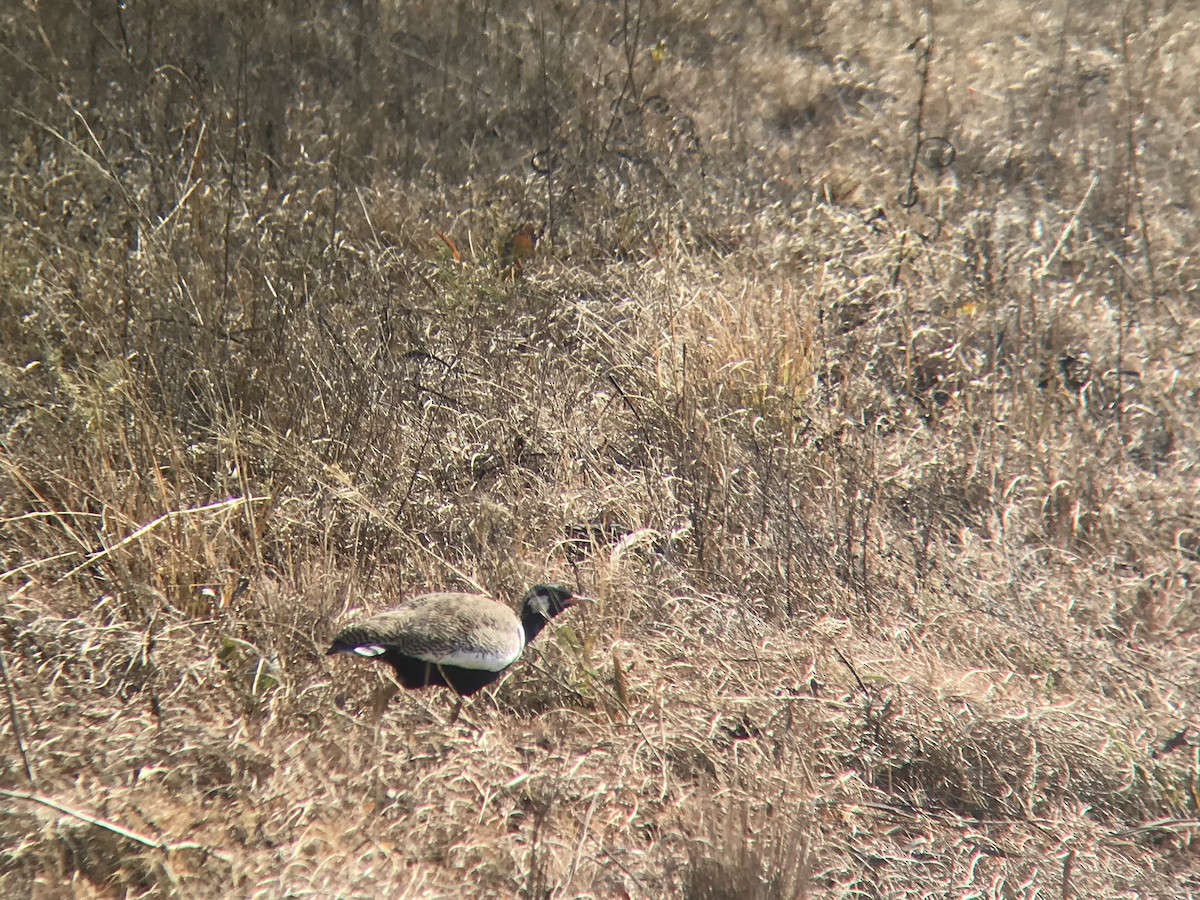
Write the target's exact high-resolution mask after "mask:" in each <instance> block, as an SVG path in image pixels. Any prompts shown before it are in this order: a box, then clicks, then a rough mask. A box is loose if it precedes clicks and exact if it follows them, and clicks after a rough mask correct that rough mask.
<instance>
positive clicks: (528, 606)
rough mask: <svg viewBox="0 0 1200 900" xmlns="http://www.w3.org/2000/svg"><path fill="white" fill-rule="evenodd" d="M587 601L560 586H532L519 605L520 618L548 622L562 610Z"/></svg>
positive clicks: (585, 598)
mask: <svg viewBox="0 0 1200 900" xmlns="http://www.w3.org/2000/svg"><path fill="white" fill-rule="evenodd" d="M589 599H591V598H589V597H579V596H577V595H575V594H572V593H571V592H570V591H569V590H568V589H567V588H565V587H563V586H562V585H561V584H538V585H534V586H533V587H532V588H530V589H529V593H528V594H526V595H525V600H524V602H522V604H521V618H522V619H530V618H534V617H537V618H541V619H543V620H545V621H549V620H550V619H553V618H554V617H555V616H557V615H558V614H559V613H560V612H562V611H563V610H565V609H570V608H571V607H572V606H575V605H576V604H578V603H581V602H584V601H586V600H589Z"/></svg>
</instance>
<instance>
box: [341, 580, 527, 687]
mask: <svg viewBox="0 0 1200 900" xmlns="http://www.w3.org/2000/svg"><path fill="white" fill-rule="evenodd" d="M524 644H525V635H524V632H523V631H522V629H521V623H520V620H518V618H517V616H516V614H515V613H514V612H513V611H512V610H511V609H509V608H508V607H507V606H505V605H503V604H502V603H497V602H496V601H495V600H492V599H491V598H490V597H487V596H484V595H482V594H458V593H449V592H446V593H436V594H422V595H420V596H418V597H412V598H410V599H409V600H406V601H405V602H404V603H402V604H401V605H400V606H398V607H396V608H395V609H391V610H388V611H386V612H382V613H379V614H377V615H375V616H372V617H371V618H369V619H365V620H363V621H362V622H358V623H355V624H354V625H351V626H350V627H348V628H346V629H344V630H343V631H341V632H340V633H339V634H338V635H337V637H335V638H334V639H333V646H332V647H330V650H329V652H330V653H353V652H359V651H360V648H368V647H378V648H380V651H379V652H382V651H383V649H387V650H393V651H395V652H397V653H400V654H402V655H404V656H410V657H413V658H414V659H419V660H423V661H425V662H429V663H433V664H435V665H455V666H461V667H463V668H468V669H484V670H489V671H499V670H501V669H504V668H506V667H507V666H509V665H511V664H512V663H513V662H514V661H515V660H516V659H517V657H519V656H520V655H521V650H522V648H523V647H524ZM363 655H374V654H371V653H364V654H363Z"/></svg>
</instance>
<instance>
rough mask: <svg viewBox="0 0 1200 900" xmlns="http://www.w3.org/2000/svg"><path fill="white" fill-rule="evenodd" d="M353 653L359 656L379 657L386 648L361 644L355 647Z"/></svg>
mask: <svg viewBox="0 0 1200 900" xmlns="http://www.w3.org/2000/svg"><path fill="white" fill-rule="evenodd" d="M354 652H355V653H357V654H358V655H359V656H381V655H383V654H384V653H386V652H387V648H386V647H381V646H379V645H378V644H363V645H362V646H361V647H355V648H354Z"/></svg>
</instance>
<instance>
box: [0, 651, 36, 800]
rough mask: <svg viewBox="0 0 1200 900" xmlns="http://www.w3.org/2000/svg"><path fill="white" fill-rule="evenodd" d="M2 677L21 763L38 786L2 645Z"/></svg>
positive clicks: (0, 663) (32, 781) (0, 652)
mask: <svg viewBox="0 0 1200 900" xmlns="http://www.w3.org/2000/svg"><path fill="white" fill-rule="evenodd" d="M0 677H3V678H4V692H5V693H6V694H7V695H8V717H9V720H10V721H11V722H12V730H13V737H14V738H15V739H16V741H17V749H18V750H19V751H20V753H21V763H22V765H24V767H25V775H26V777H28V778H29V783H30V784H31V785H33V786H34V787H37V779H36V778H34V777H33V766H31V765H30V764H29V753H28V752H27V751H26V750H25V738H24V737H23V736H22V735H21V720H20V719H19V718H18V716H17V695H16V693H15V692H14V691H13V686H12V680H11V679H10V678H9V677H8V663H6V662H5V660H4V648H3V647H0Z"/></svg>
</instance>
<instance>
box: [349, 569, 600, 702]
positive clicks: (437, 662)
mask: <svg viewBox="0 0 1200 900" xmlns="http://www.w3.org/2000/svg"><path fill="white" fill-rule="evenodd" d="M589 599H590V598H588V597H580V596H577V595H575V594H573V593H571V591H570V590H568V589H567V588H565V587H563V586H562V585H560V584H538V585H534V586H533V587H532V588H530V589H529V592H528V593H527V594H526V595H525V597H524V599H523V600H522V602H521V612H520V615H518V614H517V613H515V612H513V611H512V610H511V609H510V608H509V607H508V606H506V605H504V604H503V603H500V602H498V601H496V600H493V599H492V598H491V597H489V596H487V595H486V594H465V593H453V592H438V593H432V594H421V595H419V596H416V597H410V598H409V599H408V600H406V601H405V602H403V603H401V604H400V605H399V606H397V607H395V608H394V609H390V610H387V611H385V612H381V613H378V614H376V615H374V616H371V617H370V618H367V619H364V620H362V621H361V622H357V623H355V624H353V625H350V626H348V627H346V628H344V629H342V630H341V631H340V632H338V634H337V635H336V636H335V637H334V639H333V643H332V644H331V645H330V647H329V650H328V651H326V655H328V656H335V655H337V654H342V653H344V654H350V655H354V656H362V657H366V658H369V659H378V660H381V661H382V662H385V663H387V664H388V665H390V666H391V667H392V669H394V670H395V673H396V679H397V681H399V682H400V684H401V686H403V687H405V688H407V689H409V690H416V689H418V688H423V687H435V686H441V687H447V688H450V689H451V690H452V691H454V692H455V693H456V694H458V695H459V698H460V700H461V698H462V697H469V696H471V695H472V694H474V693H476V692H478V691H480V690H481V689H483V688H484V687H486V686H487V685H489V684H491V683H492V682H493V681H496V680H497V679H498V678H499V677H500V676H501V675H503V674H504V673H505V672H506V671H508V669H509V667H510V666H512V664H513V663H515V662H516V661H517V660H518V659H519V658H520V656H521V653H522V652H523V651H524V649H525V645H526V644H528V643H529V642H530V641H532V640H533V639H534V638H535V637H537V636H538V634H539V633H540V632H541V630H542V629H543V628H545V627H546V624H547V623H548V622H549V621H550V620H551V619H553V618H554V617H555V616H557V615H558V614H559V613H561V612H563V611H565V610H568V609H570V608H571V607H572V606H575V605H576V604H578V603H580V602H582V601H585V600H589ZM460 705H461V704H460ZM456 713H457V710H456Z"/></svg>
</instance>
